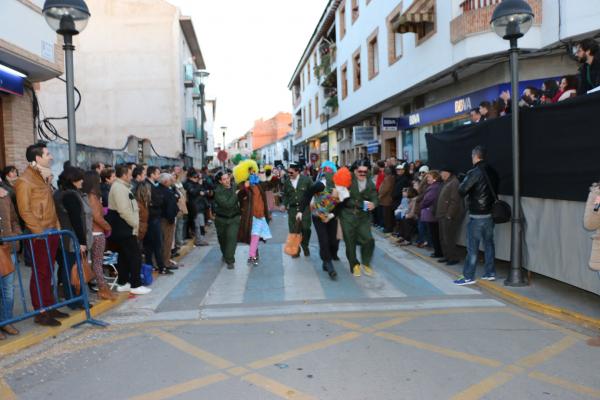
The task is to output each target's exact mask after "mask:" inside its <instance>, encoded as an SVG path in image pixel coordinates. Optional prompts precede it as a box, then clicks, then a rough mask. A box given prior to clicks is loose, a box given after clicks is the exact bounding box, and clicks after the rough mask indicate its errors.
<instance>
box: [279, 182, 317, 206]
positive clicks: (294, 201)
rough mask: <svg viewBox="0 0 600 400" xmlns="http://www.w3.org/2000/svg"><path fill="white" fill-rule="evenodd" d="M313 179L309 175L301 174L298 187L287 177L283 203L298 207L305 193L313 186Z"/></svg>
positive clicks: (284, 185)
mask: <svg viewBox="0 0 600 400" xmlns="http://www.w3.org/2000/svg"><path fill="white" fill-rule="evenodd" d="M312 184H313V181H312V179H310V178H309V177H308V176H305V175H300V177H299V178H298V185H297V186H296V189H294V186H292V181H291V180H290V179H287V180H286V181H285V183H284V184H283V198H282V200H283V205H284V206H286V207H287V208H292V207H298V206H299V205H300V202H301V201H302V199H303V198H304V194H305V193H306V191H307V190H309V189H310V187H311V186H312Z"/></svg>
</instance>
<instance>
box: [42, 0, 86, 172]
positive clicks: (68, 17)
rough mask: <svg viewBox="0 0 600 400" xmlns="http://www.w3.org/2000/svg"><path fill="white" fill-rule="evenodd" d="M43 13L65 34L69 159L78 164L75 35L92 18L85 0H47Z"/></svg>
mask: <svg viewBox="0 0 600 400" xmlns="http://www.w3.org/2000/svg"><path fill="white" fill-rule="evenodd" d="M42 12H43V14H44V17H45V18H46V22H47V23H48V25H50V28H52V29H53V30H54V31H55V32H56V33H58V34H59V35H62V36H63V39H64V43H65V44H64V46H63V50H64V51H65V75H66V78H67V79H66V80H67V127H68V132H69V136H68V137H69V161H70V162H71V165H72V166H76V165H77V134H76V132H75V79H74V76H73V51H74V50H75V46H73V36H74V35H77V34H79V33H80V32H81V31H83V30H84V29H85V27H86V25H87V23H88V19H89V18H90V11H89V10H88V7H87V5H86V4H85V1H84V0H46V2H45V3H44V8H43V11H42Z"/></svg>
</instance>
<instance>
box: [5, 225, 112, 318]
mask: <svg viewBox="0 0 600 400" xmlns="http://www.w3.org/2000/svg"><path fill="white" fill-rule="evenodd" d="M52 237H58V241H59V243H58V248H57V250H56V257H55V259H58V258H61V260H62V268H63V269H62V270H61V271H59V273H61V274H62V277H63V282H62V283H63V291H64V297H65V298H66V299H65V300H63V301H58V284H57V274H56V271H57V270H60V267H61V265H59V266H58V268H55V262H53V261H50V262H49V265H50V279H51V285H52V291H53V295H54V302H53V304H44V303H43V298H42V290H41V289H40V277H39V272H38V267H37V265H36V255H35V251H34V246H33V242H34V241H39V240H43V241H44V243H45V249H46V254H45V256H47V257H48V260H52V259H53V257H52V255H51V245H50V243H49V239H50V238H52ZM66 237H68V239H69V240H71V241H72V247H73V249H75V251H74V252H73V253H74V257H75V260H74V261H75V263H76V264H77V274H78V276H79V282H80V284H81V289H80V293H79V295H77V296H75V295H74V293H73V287H72V285H71V268H72V265H69V264H70V263H69V260H72V256H71V257H68V256H67V250H66V249H65V241H64V240H63V239H64V238H66ZM17 242H21V243H22V245H23V247H24V249H28V250H29V251H30V253H31V264H32V265H31V274H32V275H31V281H32V282H33V283H34V286H35V287H34V288H33V289H32V288H31V283H30V290H35V291H36V294H37V298H38V299H39V303H40V308H38V309H37V310H36V309H33V308H34V307H33V306H32V307H31V310H30V308H29V307H28V306H27V301H26V292H25V288H24V286H23V272H22V271H21V268H19V266H18V265H17V263H15V272H14V274H16V276H17V278H18V283H19V285H18V288H19V293H20V297H21V302H22V306H23V313H22V314H20V315H18V316H13V318H10V319H6V320H3V321H0V323H2V324H3V325H7V324H11V323H14V322H19V321H23V320H25V319H27V318H31V317H35V316H37V315H40V314H42V313H46V312H48V311H51V310H55V309H58V308H60V307H64V306H68V305H83V308H84V310H85V316H86V319H85V320H84V321H82V322H80V323H78V324H75V325H74V326H73V327H78V326H81V325H83V324H85V323H88V324H91V325H96V326H102V327H105V326H108V324H107V323H106V322H103V321H100V320H96V319H94V318H92V315H91V313H90V303H89V291H88V285H87V283H86V282H85V279H84V275H83V267H82V263H81V255H80V252H79V241H78V240H77V237H76V236H75V234H74V233H73V232H72V231H67V230H60V231H59V230H53V231H47V232H44V233H42V234H28V235H18V236H10V237H3V238H0V244H12V243H17ZM37 243H39V242H37ZM11 247H12V259H13V260H16V259H17V257H16V246H14V245H12V246H11ZM58 252H61V253H60V255H61V256H62V257H58V255H59V254H58ZM38 256H39V254H38ZM13 287H14V281H13ZM32 296H33V294H32ZM13 298H14V296H13ZM0 304H4V294H3V293H2V291H0Z"/></svg>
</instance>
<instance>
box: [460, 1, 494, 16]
mask: <svg viewBox="0 0 600 400" xmlns="http://www.w3.org/2000/svg"><path fill="white" fill-rule="evenodd" d="M500 1H501V0H465V1H463V2H462V3H460V8H461V9H462V12H463V13H466V12H467V11H471V10H476V9H478V8H485V7H489V6H492V5H494V4H498V3H500Z"/></svg>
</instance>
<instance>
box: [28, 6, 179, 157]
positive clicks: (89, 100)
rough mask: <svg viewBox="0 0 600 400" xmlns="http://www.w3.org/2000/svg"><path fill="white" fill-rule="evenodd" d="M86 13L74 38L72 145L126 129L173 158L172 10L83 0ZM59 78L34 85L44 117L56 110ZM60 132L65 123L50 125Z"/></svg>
mask: <svg viewBox="0 0 600 400" xmlns="http://www.w3.org/2000/svg"><path fill="white" fill-rule="evenodd" d="M87 4H88V7H89V8H90V12H91V14H92V18H91V19H90V22H89V24H88V26H87V28H86V30H85V31H84V32H83V33H82V34H81V35H79V36H78V37H76V47H77V51H76V53H75V84H76V86H77V88H78V89H79V90H80V91H81V93H82V97H83V99H82V103H81V107H80V108H79V110H78V111H77V140H78V142H80V143H84V144H88V145H93V146H102V147H109V148H120V147H122V146H123V145H124V144H125V140H126V138H127V137H128V136H130V135H135V136H137V137H141V138H147V139H150V140H151V141H152V143H153V145H154V147H155V148H156V149H157V151H158V152H159V153H160V154H161V155H163V156H167V157H176V156H177V155H178V153H179V152H180V151H181V149H182V137H181V129H182V126H183V122H182V121H184V118H185V116H184V110H183V109H182V108H183V107H182V104H183V101H182V100H181V99H182V98H184V87H183V77H182V74H183V66H182V64H181V62H182V59H181V57H180V46H179V43H180V42H181V37H182V34H181V29H180V27H179V11H178V9H177V8H175V7H174V6H171V5H169V4H168V3H166V2H163V1H156V0H89V1H88V2H87ZM64 90H65V88H64V84H63V83H62V82H59V81H53V82H48V83H44V84H42V91H41V94H40V102H41V104H42V107H43V108H44V110H45V112H46V114H47V115H53V116H57V115H64V114H65V113H66V111H65V104H64V103H65V94H64ZM57 125H58V127H59V129H60V131H61V132H62V133H63V134H64V135H65V136H66V126H65V125H64V124H57Z"/></svg>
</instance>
